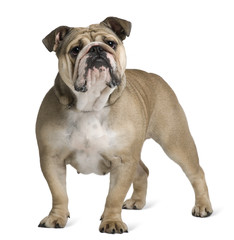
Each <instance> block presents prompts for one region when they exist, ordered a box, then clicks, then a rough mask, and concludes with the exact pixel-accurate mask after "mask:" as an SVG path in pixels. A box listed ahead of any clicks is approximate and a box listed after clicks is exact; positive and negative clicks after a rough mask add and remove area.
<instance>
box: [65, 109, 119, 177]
mask: <svg viewBox="0 0 234 240" xmlns="http://www.w3.org/2000/svg"><path fill="white" fill-rule="evenodd" d="M108 113H109V109H107V108H104V109H102V110H101V111H97V112H94V111H93V112H79V113H77V114H76V115H75V117H74V116H73V119H72V120H71V124H70V125H71V127H70V128H69V129H68V132H67V139H68V146H69V148H70V150H71V151H72V152H73V154H72V158H71V159H70V161H69V163H70V164H71V165H72V166H73V167H75V168H76V169H77V171H78V172H81V173H84V174H89V173H96V174H103V173H104V172H105V168H108V163H107V162H105V160H104V159H103V157H102V155H101V154H102V153H103V152H105V151H107V150H108V149H110V148H113V147H114V146H115V143H116V141H115V140H116V134H115V132H113V131H112V130H111V129H110V127H109V126H108Z"/></svg>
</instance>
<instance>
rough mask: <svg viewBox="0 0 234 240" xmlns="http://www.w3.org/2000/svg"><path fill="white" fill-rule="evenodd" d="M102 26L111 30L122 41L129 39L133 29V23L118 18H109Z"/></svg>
mask: <svg viewBox="0 0 234 240" xmlns="http://www.w3.org/2000/svg"><path fill="white" fill-rule="evenodd" d="M100 24H102V25H104V26H106V27H108V28H110V29H111V30H112V31H113V32H114V33H115V34H116V35H117V36H118V37H119V38H120V39H121V40H124V39H125V38H126V36H127V37H129V35H130V32H131V27H132V24H131V22H129V21H126V20H124V19H121V18H117V17H108V18H106V19H105V20H104V21H102V22H101V23H100Z"/></svg>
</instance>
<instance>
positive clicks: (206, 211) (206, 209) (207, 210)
mask: <svg viewBox="0 0 234 240" xmlns="http://www.w3.org/2000/svg"><path fill="white" fill-rule="evenodd" d="M212 213H213V210H212V207H211V206H205V205H203V206H201V205H195V207H194V208H193V209H192V215H193V216H194V217H201V218H204V217H209V216H210V215H211V214H212Z"/></svg>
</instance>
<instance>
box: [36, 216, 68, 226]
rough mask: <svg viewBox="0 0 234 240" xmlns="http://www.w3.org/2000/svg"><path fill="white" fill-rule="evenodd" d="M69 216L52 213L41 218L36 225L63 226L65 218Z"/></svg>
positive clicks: (65, 221)
mask: <svg viewBox="0 0 234 240" xmlns="http://www.w3.org/2000/svg"><path fill="white" fill-rule="evenodd" d="M68 217H69V216H66V217H65V216H64V217H62V216H58V215H52V214H50V215H49V216H47V217H45V218H44V219H42V220H41V222H40V224H39V225H38V227H44V228H64V227H65V226H66V223H67V218H68Z"/></svg>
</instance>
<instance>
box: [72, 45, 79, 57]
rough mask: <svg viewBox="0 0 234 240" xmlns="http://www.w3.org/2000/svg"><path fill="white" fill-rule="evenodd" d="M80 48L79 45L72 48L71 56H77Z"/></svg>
mask: <svg viewBox="0 0 234 240" xmlns="http://www.w3.org/2000/svg"><path fill="white" fill-rule="evenodd" d="M80 50H81V49H80V47H78V46H76V47H74V48H72V50H71V51H70V54H71V56H72V57H76V56H77V55H78V54H79V52H80Z"/></svg>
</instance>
